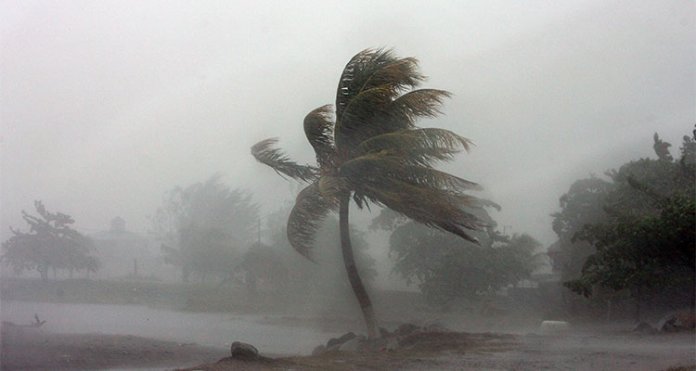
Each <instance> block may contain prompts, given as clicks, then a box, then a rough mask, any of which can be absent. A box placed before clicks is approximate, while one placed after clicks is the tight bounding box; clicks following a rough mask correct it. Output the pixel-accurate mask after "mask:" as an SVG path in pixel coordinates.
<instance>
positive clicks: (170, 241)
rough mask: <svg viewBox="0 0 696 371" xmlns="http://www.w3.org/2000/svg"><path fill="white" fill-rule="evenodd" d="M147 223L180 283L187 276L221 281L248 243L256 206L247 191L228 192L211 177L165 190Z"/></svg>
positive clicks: (249, 242)
mask: <svg viewBox="0 0 696 371" xmlns="http://www.w3.org/2000/svg"><path fill="white" fill-rule="evenodd" d="M152 222H153V224H152V226H153V230H152V233H153V234H154V235H155V236H156V237H157V238H158V239H159V240H160V241H161V242H162V253H163V254H164V258H165V261H166V262H168V263H170V264H172V265H175V266H178V267H180V268H181V272H182V280H183V281H185V282H187V281H188V280H189V277H190V275H191V274H192V273H193V274H196V275H198V276H199V277H200V278H201V280H205V279H206V278H207V277H210V276H214V277H218V278H222V277H225V276H227V275H228V274H229V272H230V271H231V270H232V269H233V268H234V265H235V263H236V262H237V260H238V258H240V255H241V252H240V250H241V249H242V248H246V247H248V246H249V245H250V244H251V242H252V241H253V238H254V236H255V233H254V231H255V229H256V226H257V224H258V206H257V205H256V204H255V203H253V202H252V199H251V195H250V194H249V193H248V192H245V191H242V190H231V189H229V188H228V187H227V186H226V185H224V184H223V183H222V182H221V180H220V176H219V175H215V176H212V177H211V178H209V179H208V180H207V181H205V182H201V183H195V184H193V185H191V186H188V187H186V188H181V187H176V188H174V189H172V190H171V191H169V192H167V193H166V194H165V197H164V201H163V203H162V206H160V207H159V208H158V209H157V211H156V213H155V215H154V217H153V220H152Z"/></svg>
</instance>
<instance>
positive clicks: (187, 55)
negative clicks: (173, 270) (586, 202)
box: [0, 1, 696, 243]
mask: <svg viewBox="0 0 696 371" xmlns="http://www.w3.org/2000/svg"><path fill="white" fill-rule="evenodd" d="M397 4H398V5H397ZM2 9H3V11H2V14H1V15H0V17H2V18H1V19H0V23H1V24H2V26H1V27H2V57H1V58H2V65H1V68H2V70H1V73H2V87H3V88H2V92H1V94H2V96H1V102H0V105H1V106H0V107H1V115H2V116H1V121H2V127H3V130H2V205H3V207H2V228H0V230H1V231H2V233H3V235H2V236H3V239H4V238H6V237H7V236H8V226H19V225H21V219H20V214H19V210H22V209H29V208H30V207H31V203H32V202H33V200H35V199H41V200H43V201H44V202H46V203H47V204H48V205H51V206H52V207H53V208H54V209H57V210H63V211H65V212H68V213H69V214H70V215H72V216H73V217H74V218H75V219H76V220H77V221H78V222H79V223H78V225H79V228H82V229H83V230H85V231H99V230H104V229H106V228H107V227H108V225H109V221H110V220H111V219H112V218H113V217H114V216H121V217H122V218H124V219H125V220H126V221H127V222H128V224H129V228H130V229H132V230H134V231H136V232H145V231H147V230H148V223H149V222H148V216H149V215H151V214H152V213H153V210H154V209H155V208H156V207H157V205H158V204H159V201H160V199H161V196H162V193H163V192H164V191H166V190H168V189H170V188H172V187H173V186H175V185H186V184H190V183H193V182H196V181H200V180H201V179H204V178H206V177H208V176H209V175H211V174H213V173H215V172H221V173H223V174H224V175H225V176H226V177H227V181H228V182H229V183H231V184H234V185H236V186H240V187H246V188H249V189H253V190H255V193H256V195H257V199H258V201H259V202H261V203H262V204H263V205H264V207H266V208H270V209H273V205H276V204H278V203H279V202H281V201H283V200H287V199H293V198H294V195H293V192H292V191H291V189H290V187H289V186H288V185H287V184H286V182H285V181H284V180H283V179H281V178H278V177H277V176H276V175H275V174H274V173H273V172H272V171H268V169H265V168H263V167H261V166H259V165H258V164H257V163H256V162H255V161H254V159H253V158H252V157H251V156H250V155H249V154H248V153H249V151H248V149H249V147H250V146H251V145H252V144H254V143H256V142H257V141H259V140H261V139H264V138H267V137H270V136H276V137H279V138H280V139H281V140H282V142H281V144H282V145H283V147H284V148H286V149H287V150H288V152H290V155H291V156H293V157H294V158H296V159H298V160H299V161H300V162H303V161H302V160H304V161H307V162H311V161H312V157H313V154H312V152H311V148H310V147H309V146H307V145H306V139H305V138H304V136H303V133H302V127H301V124H302V119H303V118H304V115H305V114H306V113H307V112H308V111H309V110H311V109H313V108H314V107H317V106H319V105H322V104H326V103H331V102H332V101H333V99H334V95H335V87H336V84H337V81H338V76H339V74H340V72H341V70H342V68H343V66H344V65H345V63H346V62H347V60H348V59H349V58H350V57H351V56H352V55H353V54H355V53H356V52H357V51H359V50H362V49H364V48H367V47H380V46H386V47H393V48H395V50H396V51H397V52H398V53H399V55H403V56H415V57H417V58H419V60H420V61H421V66H422V70H423V71H424V72H425V73H426V74H427V75H428V76H430V79H429V80H428V81H427V83H426V86H428V87H436V88H442V89H446V90H449V91H451V92H453V93H454V97H453V98H452V99H451V100H449V101H448V102H447V103H446V106H445V108H444V111H445V114H446V115H445V116H444V117H442V118H440V119H437V121H436V122H435V123H432V124H437V125H436V126H438V127H444V128H450V129H453V130H455V131H456V132H457V133H459V134H461V135H464V136H465V137H467V138H470V139H471V140H473V141H474V143H475V144H476V147H475V148H474V149H473V151H472V153H471V154H469V155H462V156H460V157H459V158H458V160H457V162H456V163H454V164H451V165H450V168H451V170H452V171H453V172H454V173H456V174H458V175H462V176H465V177H467V178H468V179H473V180H475V181H477V182H479V183H481V184H483V185H484V186H485V187H486V190H487V192H488V193H489V194H490V197H491V198H493V199H494V200H495V201H496V202H498V203H499V204H501V205H502V206H503V210H502V211H501V213H500V215H499V217H498V218H499V221H500V224H501V225H513V226H514V228H515V229H516V230H518V231H529V232H534V234H535V235H536V236H537V238H539V239H540V240H542V241H543V242H545V243H550V242H552V240H553V234H552V231H551V229H550V217H549V214H550V213H552V212H553V211H555V210H556V209H557V199H558V197H560V195H561V194H562V193H563V192H564V191H566V190H567V189H568V186H569V185H570V183H571V182H572V180H573V179H577V178H579V177H583V176H587V175H589V174H590V173H597V174H601V173H603V172H604V171H605V170H607V169H610V168H613V167H615V166H617V165H618V164H621V163H623V162H625V161H627V160H628V159H632V158H636V157H640V156H648V155H650V154H651V153H650V152H649V148H650V146H649V145H650V141H651V139H652V134H653V132H655V131H656V130H658V129H659V131H660V133H661V135H662V136H663V137H665V138H667V140H672V141H677V140H678V138H680V137H681V135H682V134H683V133H684V132H685V131H687V130H688V128H689V127H690V125H691V123H692V121H693V117H694V115H693V114H694V105H693V102H694V97H695V95H696V94H695V92H694V84H693V81H694V70H693V62H694V47H693V45H694V44H696V43H694V41H696V40H694V38H695V37H694V33H693V32H691V31H693V27H694V24H693V22H694V17H693V4H692V3H691V2H689V1H675V2H667V3H659V4H658V3H654V2H631V4H626V3H606V2H603V1H578V2H573V3H564V4H558V3H557V2H543V1H539V2H533V3H531V4H525V5H522V4H510V3H509V2H489V1H482V2H468V4H457V3H449V2H442V3H439V4H434V5H433V6H428V7H427V9H423V5H422V3H420V2H401V1H400V2H397V3H395V2H380V3H379V4H373V3H372V2H352V3H351V4H350V6H348V5H345V4H344V5H341V4H340V3H335V2H323V1H322V2H303V3H301V4H292V5H290V4H278V3H277V2H258V3H256V5H254V6H252V5H250V4H247V3H237V4H229V3H217V2H202V3H196V4H191V3H188V2H157V1H149V2H138V3H122V2H100V3H98V4H94V3H90V2H61V3H60V4H58V3H54V4H46V3H44V2H31V1H22V2H11V1H10V2H3V5H2ZM429 124H431V123H423V126H427V125H429ZM638 143H640V144H642V145H637V144H638ZM635 148H638V149H644V151H643V152H637V153H636V150H635ZM278 190H287V192H283V191H278Z"/></svg>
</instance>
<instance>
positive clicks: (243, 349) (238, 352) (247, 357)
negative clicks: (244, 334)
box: [230, 341, 259, 361]
mask: <svg viewBox="0 0 696 371" xmlns="http://www.w3.org/2000/svg"><path fill="white" fill-rule="evenodd" d="M230 353H232V358H234V359H239V360H242V361H256V360H258V359H259V351H258V349H256V347H254V346H253V345H251V344H247V343H242V342H240V341H235V342H234V343H232V346H231V347H230Z"/></svg>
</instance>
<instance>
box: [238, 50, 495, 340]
mask: <svg viewBox="0 0 696 371" xmlns="http://www.w3.org/2000/svg"><path fill="white" fill-rule="evenodd" d="M423 80H424V76H423V75H421V74H420V73H419V72H418V63H417V60H416V59H414V58H397V57H396V56H394V54H393V53H392V52H391V51H388V50H382V49H380V50H372V49H368V50H364V51H362V52H360V53H358V54H357V55H355V56H354V57H353V58H352V59H351V60H350V61H349V62H348V64H347V65H346V67H345V68H344V70H343V73H342V75H341V77H340V80H339V84H338V89H337V94H336V105H335V119H334V115H333V113H334V109H333V107H332V106H331V105H326V106H322V107H319V108H317V109H315V110H313V111H311V112H310V113H309V114H308V115H307V116H306V117H305V120H304V130H305V135H306V136H307V139H308V140H309V143H310V144H311V145H312V147H313V148H314V151H315V153H316V159H317V166H310V165H300V164H297V163H295V162H293V161H291V160H290V159H289V158H288V157H287V156H286V155H285V154H284V153H283V152H282V151H280V150H278V149H276V148H274V145H275V143H276V142H277V139H266V140H263V141H261V142H259V143H257V144H256V145H254V146H253V147H252V149H251V152H252V155H253V156H254V157H255V158H256V159H257V160H258V161H259V162H261V163H264V164H266V165H268V166H270V167H272V168H273V169H274V170H275V171H276V172H278V173H280V174H283V175H286V176H289V177H291V178H293V179H297V180H300V181H304V182H307V183H309V185H308V186H307V187H306V188H304V189H303V190H302V191H301V192H300V193H299V194H298V196H297V200H296V202H295V206H294V207H293V209H292V212H291V213H290V217H289V219H288V227H287V232H288V239H289V241H290V243H291V245H292V246H293V247H294V248H295V250H297V251H298V252H299V253H300V254H302V255H303V256H305V257H307V258H309V259H311V254H310V250H311V248H312V246H313V242H314V235H315V232H316V231H317V229H318V228H319V226H320V225H321V221H322V220H323V219H324V218H325V217H326V215H327V214H328V213H329V212H330V211H335V210H336V209H338V214H339V230H340V235H341V252H342V255H343V261H344V266H345V269H346V272H347V274H348V279H349V282H350V284H351V287H352V289H353V292H354V294H355V296H356V298H357V300H358V303H359V305H360V308H361V310H362V314H363V318H364V320H365V325H366V327H367V332H368V336H369V337H375V336H376V335H377V326H376V319H375V315H374V310H373V308H372V304H371V301H370V298H369V296H368V293H367V291H366V290H365V287H364V285H363V282H362V279H361V277H360V275H359V273H358V269H357V267H356V263H355V258H354V256H353V248H352V246H351V241H350V232H349V227H348V226H349V221H348V212H349V202H350V200H351V198H352V199H353V201H355V203H356V204H357V206H358V207H359V208H362V207H364V206H366V205H367V204H368V203H374V204H377V205H380V206H386V207H388V208H390V209H392V210H395V211H397V212H399V213H401V214H403V215H405V216H407V217H409V218H411V219H413V220H415V221H417V222H420V223H423V224H425V225H428V226H431V227H435V228H439V229H442V230H444V231H448V232H452V233H454V234H456V235H458V236H460V237H462V238H464V239H468V240H472V241H474V240H475V239H474V237H473V236H471V235H470V234H469V233H468V232H467V230H477V229H479V228H480V227H481V223H480V222H479V220H478V219H477V218H476V217H475V216H474V215H472V214H470V213H468V212H466V211H465V210H464V209H463V206H467V205H474V204H476V202H477V200H476V199H475V198H473V197H472V196H469V195H466V194H465V193H464V191H465V190H467V189H472V188H477V185H476V184H475V183H472V182H470V181H467V180H465V179H462V178H459V177H456V176H453V175H450V174H447V173H445V172H441V171H438V170H436V169H435V168H434V167H433V164H434V163H435V162H437V161H438V160H450V159H452V158H453V156H454V155H455V154H456V153H458V152H459V151H460V150H461V149H468V148H469V144H470V142H469V140H468V139H466V138H463V137H461V136H459V135H457V134H455V133H453V132H451V131H448V130H444V129H435V128H418V127H417V126H416V125H415V122H416V120H417V119H418V118H421V117H435V116H437V114H438V113H440V111H439V107H440V105H441V103H442V102H443V100H444V99H445V98H447V97H449V96H450V93H448V92H446V91H443V90H435V89H415V88H416V87H418V86H419V84H420V83H421V82H422V81H423ZM414 89H415V90H414Z"/></svg>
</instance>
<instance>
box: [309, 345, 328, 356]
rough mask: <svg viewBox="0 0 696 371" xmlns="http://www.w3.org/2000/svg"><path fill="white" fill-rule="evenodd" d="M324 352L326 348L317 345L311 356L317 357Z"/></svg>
mask: <svg viewBox="0 0 696 371" xmlns="http://www.w3.org/2000/svg"><path fill="white" fill-rule="evenodd" d="M325 352H326V347H325V346H324V345H318V346H317V347H316V348H314V350H313V351H312V355H313V356H318V355H321V354H324V353H325Z"/></svg>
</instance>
